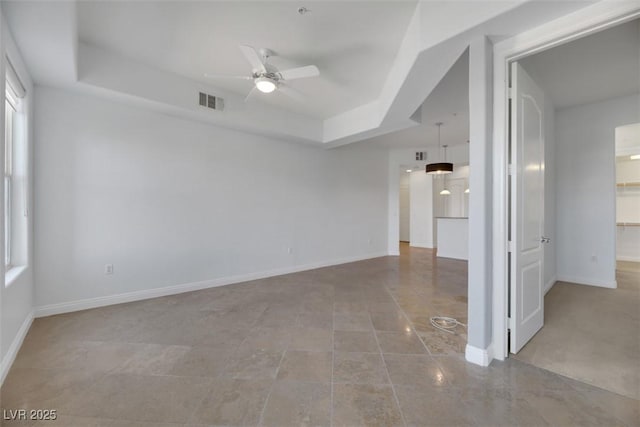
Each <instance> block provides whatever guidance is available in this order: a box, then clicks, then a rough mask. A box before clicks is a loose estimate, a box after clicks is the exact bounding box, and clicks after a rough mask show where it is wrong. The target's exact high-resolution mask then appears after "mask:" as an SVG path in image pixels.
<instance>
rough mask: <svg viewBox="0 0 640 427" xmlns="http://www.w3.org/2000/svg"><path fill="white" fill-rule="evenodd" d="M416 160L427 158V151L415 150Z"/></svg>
mask: <svg viewBox="0 0 640 427" xmlns="http://www.w3.org/2000/svg"><path fill="white" fill-rule="evenodd" d="M416 160H418V161H419V160H427V152H426V151H416Z"/></svg>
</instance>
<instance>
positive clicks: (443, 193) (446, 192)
mask: <svg viewBox="0 0 640 427" xmlns="http://www.w3.org/2000/svg"><path fill="white" fill-rule="evenodd" d="M442 148H444V159H445V160H447V144H444V145H443V146H442ZM442 182H443V183H444V188H443V189H442V191H440V195H441V196H450V195H451V191H449V190H448V189H447V178H446V177H444V176H443V177H442Z"/></svg>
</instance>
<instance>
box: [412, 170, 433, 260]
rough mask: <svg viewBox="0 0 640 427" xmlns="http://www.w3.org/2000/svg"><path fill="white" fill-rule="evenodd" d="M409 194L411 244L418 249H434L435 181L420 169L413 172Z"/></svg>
mask: <svg viewBox="0 0 640 427" xmlns="http://www.w3.org/2000/svg"><path fill="white" fill-rule="evenodd" d="M410 175H411V177H410V178H409V180H410V184H409V194H410V199H411V210H410V214H409V217H410V218H409V223H410V226H409V227H410V230H411V231H410V239H409V241H410V244H411V246H415V247H418V248H433V247H434V246H435V241H434V221H433V219H434V215H433V188H434V186H433V179H432V177H431V175H427V173H426V172H425V171H424V170H422V169H420V170H417V171H415V172H411V174H410Z"/></svg>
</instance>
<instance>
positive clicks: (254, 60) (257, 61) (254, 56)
mask: <svg viewBox="0 0 640 427" xmlns="http://www.w3.org/2000/svg"><path fill="white" fill-rule="evenodd" d="M240 50H241V51H242V53H243V54H244V57H245V58H247V61H249V64H251V67H253V70H254V71H258V72H260V73H266V72H267V69H266V68H265V66H264V64H263V63H262V58H261V57H260V55H259V54H258V52H256V50H255V49H254V48H252V47H251V46H247V45H245V44H241V45H240Z"/></svg>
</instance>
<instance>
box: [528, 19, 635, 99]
mask: <svg viewBox="0 0 640 427" xmlns="http://www.w3.org/2000/svg"><path fill="white" fill-rule="evenodd" d="M520 62H521V63H522V65H523V66H524V68H525V69H526V70H527V71H528V72H529V73H530V74H531V75H532V77H534V79H536V80H537V81H538V83H539V84H540V85H541V86H542V88H543V89H544V90H545V93H547V94H549V96H550V97H551V99H552V101H553V103H554V105H555V107H556V108H565V107H570V106H574V105H581V104H588V103H592V102H597V101H602V100H605V99H609V98H615V97H618V96H623V95H629V94H632V93H637V92H639V91H640V20H635V21H631V22H628V23H625V24H622V25H619V26H616V27H613V28H610V29H607V30H604V31H601V32H599V33H596V34H593V35H590V36H587V37H584V38H581V39H578V40H576V41H573V42H571V43H567V44H564V45H561V46H558V47H555V48H553V49H549V50H547V51H545V52H542V53H539V54H536V55H533V56H531V57H528V58H525V59H523V60H522V61H520Z"/></svg>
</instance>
